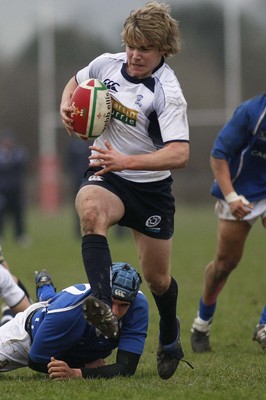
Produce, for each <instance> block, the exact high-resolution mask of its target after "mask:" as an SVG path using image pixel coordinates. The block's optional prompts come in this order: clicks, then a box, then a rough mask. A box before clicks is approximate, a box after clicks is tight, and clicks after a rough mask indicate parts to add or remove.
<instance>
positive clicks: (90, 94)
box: [70, 79, 112, 140]
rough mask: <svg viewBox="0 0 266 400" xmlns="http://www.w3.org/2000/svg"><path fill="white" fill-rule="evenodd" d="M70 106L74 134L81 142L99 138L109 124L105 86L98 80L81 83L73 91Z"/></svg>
mask: <svg viewBox="0 0 266 400" xmlns="http://www.w3.org/2000/svg"><path fill="white" fill-rule="evenodd" d="M70 105H71V107H72V110H73V111H72V112H71V118H72V119H73V129H74V132H75V134H76V135H77V136H78V137H79V138H81V139H83V140H88V139H90V138H96V137H97V136H100V135H101V134H102V133H103V132H104V130H105V129H106V127H107V125H108V124H109V122H110V119H111V114H112V99H111V95H110V92H109V90H108V89H107V87H106V86H105V84H104V83H103V82H101V81H99V80H98V79H88V80H86V81H84V82H82V83H81V84H80V85H79V86H78V87H77V88H76V89H75V91H74V93H73V96H72V98H71V102H70Z"/></svg>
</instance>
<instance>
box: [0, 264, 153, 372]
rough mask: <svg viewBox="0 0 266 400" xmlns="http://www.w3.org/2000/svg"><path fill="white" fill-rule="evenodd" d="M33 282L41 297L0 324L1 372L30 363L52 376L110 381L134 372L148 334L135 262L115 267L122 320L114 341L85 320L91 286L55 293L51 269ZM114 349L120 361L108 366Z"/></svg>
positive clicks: (115, 298)
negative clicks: (132, 264) (10, 319)
mask: <svg viewBox="0 0 266 400" xmlns="http://www.w3.org/2000/svg"><path fill="white" fill-rule="evenodd" d="M35 281H36V289H37V293H38V296H39V298H40V299H42V301H41V302H39V303H35V304H32V305H31V306H30V307H29V308H28V309H27V310H26V311H24V312H23V313H19V314H17V315H16V317H15V318H14V319H13V320H12V321H10V322H9V323H8V324H6V325H4V326H3V327H1V328H0V337H1V346H0V365H1V368H0V371H2V372H4V371H10V370H12V369H16V368H21V367H25V366H29V367H30V368H32V369H34V370H36V371H39V372H44V373H48V372H49V375H50V377H51V378H52V379H58V378H60V379H64V378H67V379H69V378H72V377H80V378H101V377H102V378H105V379H108V378H112V377H114V376H118V375H120V376H131V375H133V374H134V373H135V371H136V368H137V366H138V363H139V359H140V357H141V354H142V352H143V350H144V345H145V340H146V337H147V330H148V302H147V299H146V297H145V296H144V294H143V293H141V292H140V291H139V287H140V284H141V278H140V275H139V274H138V272H137V271H136V270H135V269H134V268H133V267H132V266H131V265H129V264H127V263H125V262H120V263H114V264H113V265H112V310H113V313H114V315H116V318H117V319H118V321H119V334H118V335H117V338H116V339H108V338H106V337H104V335H102V334H100V332H99V331H98V330H97V329H96V328H95V326H93V325H91V324H89V323H88V322H87V321H86V320H88V319H89V314H88V313H89V310H88V307H87V304H88V299H89V298H90V296H91V288H90V285H89V284H77V285H73V286H70V287H68V288H66V289H64V290H62V291H61V292H59V293H57V294H56V293H55V289H54V285H53V282H52V278H51V276H50V274H49V273H48V272H47V271H40V272H37V273H36V276H35ZM116 348H117V349H118V350H117V354H116V361H115V362H114V363H113V364H110V365H105V362H104V361H103V360H104V359H105V358H106V357H108V356H109V355H110V354H111V353H112V351H113V350H115V349H116ZM92 366H93V367H92ZM95 366H97V368H95ZM89 367H90V368H89Z"/></svg>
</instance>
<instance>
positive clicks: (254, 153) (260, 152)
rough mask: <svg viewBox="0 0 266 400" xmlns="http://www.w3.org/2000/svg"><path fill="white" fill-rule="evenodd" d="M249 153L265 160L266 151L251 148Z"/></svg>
mask: <svg viewBox="0 0 266 400" xmlns="http://www.w3.org/2000/svg"><path fill="white" fill-rule="evenodd" d="M251 155H252V156H254V157H261V158H263V159H264V160H266V153H264V152H263V151H259V150H252V152H251Z"/></svg>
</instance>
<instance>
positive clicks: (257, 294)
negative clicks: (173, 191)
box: [0, 205, 266, 400]
mask: <svg viewBox="0 0 266 400" xmlns="http://www.w3.org/2000/svg"><path fill="white" fill-rule="evenodd" d="M73 226H74V225H73V212H72V209H71V208H64V209H62V210H61V211H60V213H58V214H56V215H53V216H47V215H44V214H41V213H39V212H38V211H36V210H35V211H32V212H31V213H30V215H29V228H30V233H31V236H32V239H33V242H32V245H31V246H30V247H29V248H19V247H17V246H16V245H15V243H14V242H13V241H12V234H11V232H10V231H8V234H7V238H6V240H5V241H4V242H2V245H3V249H4V252H5V255H6V258H7V259H8V261H9V264H10V267H11V269H12V272H13V273H14V274H16V275H17V276H19V277H20V278H21V280H22V281H23V282H24V283H25V284H26V286H27V287H28V288H29V290H30V293H31V295H32V297H33V298H35V287H34V270H36V269H41V268H46V269H47V270H48V271H50V272H51V273H52V276H53V279H54V282H55V284H56V286H57V289H58V290H59V289H62V288H63V287H65V286H67V285H70V284H72V283H76V282H82V281H86V275H85V272H84V268H83V265H82V261H81V253H80V241H79V240H78V239H77V238H75V236H74V233H73ZM109 240H110V247H111V250H112V257H113V260H114V261H119V260H127V261H129V262H130V263H131V264H132V265H134V266H137V256H136V252H135V248H134V246H133V243H132V241H131V238H130V235H127V236H126V237H125V238H122V239H119V240H117V238H116V236H115V232H114V230H112V231H111V233H110V238H109ZM215 245H216V219H215V217H214V214H213V207H212V205H210V206H209V205H207V206H205V207H197V206H194V207H184V206H182V207H181V208H179V207H177V213H176V232H175V239H174V251H173V262H172V273H173V275H174V276H175V277H176V278H177V280H178V282H179V300H178V314H179V316H180V318H181V324H182V325H181V329H182V336H181V338H182V344H183V347H184V351H185V358H186V359H187V360H189V361H190V362H191V363H192V364H193V366H194V370H192V369H190V368H189V367H188V366H187V365H186V364H185V363H181V364H180V366H179V367H178V370H177V372H176V374H175V375H174V376H173V377H172V378H171V379H169V380H168V381H162V380H160V378H159V377H158V375H157V372H156V348H157V339H158V315H157V311H156V309H155V306H154V304H153V301H152V299H151V297H150V294H149V292H148V290H147V287H146V285H145V284H143V286H142V290H143V291H144V292H145V294H146V295H147V297H148V299H149V302H150V326H149V334H148V338H147V342H146V347H145V351H144V354H143V356H142V358H141V361H140V364H139V367H138V370H137V373H136V374H135V376H134V377H132V378H130V379H127V378H115V379H112V380H108V381H105V380H96V381H92V380H89V381H88V380H87V381H85V380H76V381H67V382H51V381H50V380H49V379H48V378H47V377H46V376H45V375H42V374H38V373H36V372H34V371H31V370H30V369H28V368H23V369H20V370H17V371H14V372H9V373H2V374H0V388H1V392H0V398H1V400H9V399H10V400H11V399H12V400H16V399H27V400H33V399H36V398H38V399H40V400H41V399H45V400H46V399H49V400H52V399H61V398H65V399H79V400H83V399H84V400H85V399H86V400H87V399H88V398H90V399H93V400H97V399H101V400H102V399H105V398H107V397H108V400H113V399H115V400H117V399H118V398H119V399H122V398H124V397H125V398H126V399H143V400H149V399H167V400H171V399H175V400H176V399H178V400H180V399H181V400H183V399H197V400H203V399H204V400H205V399H214V400H216V399H224V400H228V399H234V400H238V399H241V400H242V399H254V400H255V399H256V400H260V399H266V392H265V388H266V383H265V366H266V354H265V353H263V351H262V350H261V349H260V347H259V346H258V345H257V343H254V342H252V340H251V337H252V333H253V330H254V328H255V325H256V323H257V321H258V318H259V316H260V312H261V310H262V308H263V306H264V304H265V280H264V276H265V272H264V271H265V231H264V229H263V228H262V226H261V224H260V222H259V221H258V222H257V224H256V225H255V226H254V227H253V230H252V232H251V234H250V237H249V239H248V242H247V245H246V249H245V255H244V257H243V260H242V262H241V263H240V265H239V267H238V268H237V269H236V270H235V271H234V272H233V273H232V275H231V277H230V279H229V281H228V283H227V285H226V286H225V288H224V290H223V291H222V293H221V295H220V297H219V300H218V305H217V311H216V315H215V321H214V323H213V327H212V335H211V342H212V347H213V350H214V351H213V352H212V353H209V354H194V353H193V352H192V350H191V348H190V327H191V324H192V321H193V318H194V316H195V314H196V310H197V306H198V301H199V297H200V295H201V290H202V284H203V273H204V268H205V265H206V264H207V263H208V262H209V261H210V259H211V258H212V256H213V253H214V249H215ZM109 361H110V362H112V361H113V356H112V357H111V358H110V359H109Z"/></svg>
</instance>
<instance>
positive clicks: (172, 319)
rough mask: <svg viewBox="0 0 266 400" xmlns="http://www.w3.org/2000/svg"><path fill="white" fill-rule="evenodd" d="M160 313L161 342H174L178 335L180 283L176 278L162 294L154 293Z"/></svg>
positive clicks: (172, 279)
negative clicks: (177, 308)
mask: <svg viewBox="0 0 266 400" xmlns="http://www.w3.org/2000/svg"><path fill="white" fill-rule="evenodd" d="M152 295H153V297H154V300H155V303H156V305H157V308H158V311H159V314H160V342H161V344H171V343H173V342H174V341H175V340H176V338H177V335H178V332H177V320H176V303H177V296H178V285H177V282H176V281H175V280H174V278H173V277H172V278H171V283H170V286H169V288H168V289H167V291H166V292H165V293H164V294H163V295H162V296H157V295H156V294H154V293H152Z"/></svg>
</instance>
